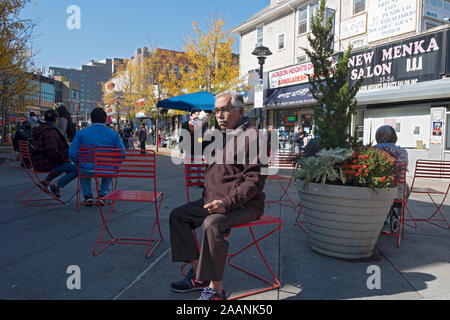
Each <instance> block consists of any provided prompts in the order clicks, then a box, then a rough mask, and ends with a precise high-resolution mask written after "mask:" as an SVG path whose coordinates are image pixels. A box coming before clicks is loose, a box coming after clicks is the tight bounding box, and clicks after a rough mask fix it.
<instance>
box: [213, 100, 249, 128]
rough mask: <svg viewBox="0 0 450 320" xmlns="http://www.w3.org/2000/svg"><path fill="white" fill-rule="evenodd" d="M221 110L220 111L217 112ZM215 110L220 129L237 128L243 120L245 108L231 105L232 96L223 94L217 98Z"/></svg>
mask: <svg viewBox="0 0 450 320" xmlns="http://www.w3.org/2000/svg"><path fill="white" fill-rule="evenodd" d="M218 110H220V112H216V111H218ZM214 111H215V115H216V119H217V123H218V125H219V127H220V130H222V131H223V132H225V131H226V130H227V129H235V128H236V126H237V124H238V123H239V121H241V120H242V116H243V109H242V108H234V107H231V96H230V95H223V96H220V97H219V98H217V99H216V103H215V106H214Z"/></svg>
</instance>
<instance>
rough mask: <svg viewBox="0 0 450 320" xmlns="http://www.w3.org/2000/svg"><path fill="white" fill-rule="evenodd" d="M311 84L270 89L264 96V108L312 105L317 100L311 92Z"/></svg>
mask: <svg viewBox="0 0 450 320" xmlns="http://www.w3.org/2000/svg"><path fill="white" fill-rule="evenodd" d="M310 88H311V86H310V85H309V84H301V85H298V86H292V87H284V88H277V89H268V90H266V91H265V94H264V106H265V107H267V108H276V107H289V106H297V105H302V104H311V103H314V102H315V101H316V100H315V99H314V98H313V96H312V94H311V92H310Z"/></svg>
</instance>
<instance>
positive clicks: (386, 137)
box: [375, 125, 410, 233]
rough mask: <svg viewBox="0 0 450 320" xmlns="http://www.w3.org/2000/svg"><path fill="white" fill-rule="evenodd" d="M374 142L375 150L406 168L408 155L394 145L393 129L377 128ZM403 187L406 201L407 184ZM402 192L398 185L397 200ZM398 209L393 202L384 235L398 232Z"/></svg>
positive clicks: (397, 204) (399, 207)
mask: <svg viewBox="0 0 450 320" xmlns="http://www.w3.org/2000/svg"><path fill="white" fill-rule="evenodd" d="M375 140H376V141H377V145H376V146H375V148H377V149H380V150H383V151H385V152H387V153H389V154H390V155H391V156H392V157H393V158H394V159H395V163H396V164H399V163H403V164H406V166H408V153H407V152H406V150H405V148H402V147H400V146H397V145H396V143H397V140H398V138H397V134H396V133H395V130H394V128H392V127H391V126H388V125H384V126H381V127H380V128H378V130H377V132H376V134H375ZM405 185H406V193H405V197H406V199H408V198H409V193H410V190H409V186H408V184H407V183H405ZM403 191H404V189H403V184H399V186H398V195H397V199H398V200H400V199H402V198H403ZM406 199H405V200H406ZM400 209H401V203H397V202H394V204H393V205H392V208H391V210H390V211H389V214H388V216H387V219H386V222H385V223H384V227H383V230H382V232H385V233H395V232H397V230H398V223H397V222H398V221H399V218H400V215H399V210H400Z"/></svg>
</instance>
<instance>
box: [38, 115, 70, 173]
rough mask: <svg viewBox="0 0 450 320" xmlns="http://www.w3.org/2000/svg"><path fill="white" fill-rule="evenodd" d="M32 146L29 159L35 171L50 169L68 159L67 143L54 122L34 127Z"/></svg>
mask: <svg viewBox="0 0 450 320" xmlns="http://www.w3.org/2000/svg"><path fill="white" fill-rule="evenodd" d="M33 147H34V151H33V153H32V155H31V160H32V162H33V166H34V168H35V170H36V171H41V172H47V171H51V170H53V169H54V168H57V167H59V166H61V165H63V164H64V163H66V162H68V161H69V155H68V151H69V145H68V143H67V141H66V139H65V138H64V136H63V135H62V134H61V132H60V131H59V129H58V128H57V127H56V126H55V125H54V124H51V123H43V124H41V125H39V126H38V127H36V128H34V130H33Z"/></svg>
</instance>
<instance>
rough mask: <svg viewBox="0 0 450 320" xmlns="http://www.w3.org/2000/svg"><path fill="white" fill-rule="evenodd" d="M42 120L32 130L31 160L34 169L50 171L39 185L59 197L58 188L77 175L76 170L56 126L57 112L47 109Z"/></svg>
mask: <svg viewBox="0 0 450 320" xmlns="http://www.w3.org/2000/svg"><path fill="white" fill-rule="evenodd" d="M44 120H45V123H42V124H40V125H39V126H38V127H35V128H34V130H33V142H32V144H33V148H34V149H33V153H32V154H31V161H32V162H33V167H34V169H35V170H36V171H38V172H48V171H50V174H49V175H48V176H47V178H46V179H45V180H44V181H42V185H40V187H41V189H43V190H46V191H48V192H50V193H52V194H53V195H54V196H56V197H58V198H59V197H61V194H60V189H62V188H64V187H65V186H66V185H67V184H68V183H69V182H71V181H72V180H74V179H75V178H76V177H77V176H78V170H77V167H76V166H75V165H74V164H73V163H72V162H71V161H70V160H69V154H68V150H69V145H68V144H67V141H66V138H64V136H63V135H62V134H61V132H60V131H59V129H58V127H57V125H58V122H59V117H58V113H57V112H56V111H55V110H48V111H46V112H45V114H44ZM63 172H65V173H66V175H65V176H64V177H62V178H61V179H60V180H59V181H58V182H56V183H55V184H52V185H50V183H51V182H52V181H53V180H54V179H55V178H56V177H58V176H59V175H61V174H62V173H63Z"/></svg>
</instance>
